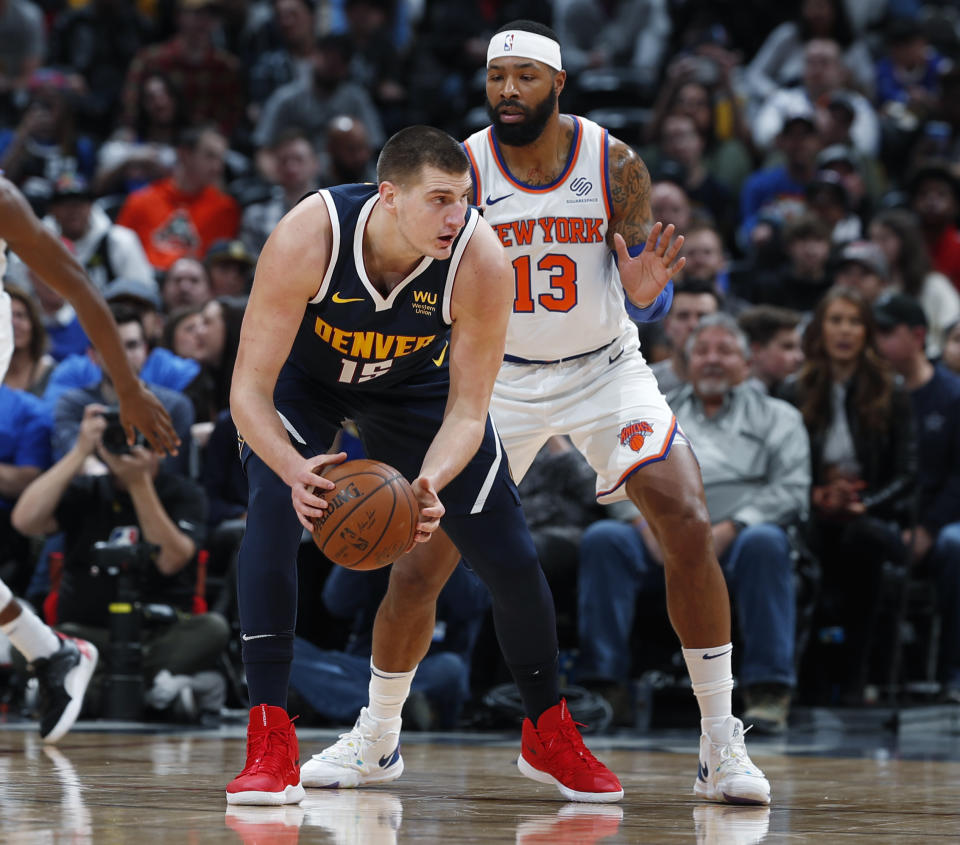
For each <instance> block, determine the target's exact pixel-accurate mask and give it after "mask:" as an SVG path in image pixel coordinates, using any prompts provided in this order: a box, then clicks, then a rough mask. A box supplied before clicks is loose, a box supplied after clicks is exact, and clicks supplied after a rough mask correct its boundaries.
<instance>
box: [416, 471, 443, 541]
mask: <svg viewBox="0 0 960 845" xmlns="http://www.w3.org/2000/svg"><path fill="white" fill-rule="evenodd" d="M411 486H412V487H413V495H414V496H416V497H417V504H418V505H420V520H419V522H417V533H416V534H414V535H413V542H414V543H426V542H427V540H429V539H430V536H431V535H432V534H433V532H434V531H436V530H437V529H438V528H439V527H440V519H441V517H443V515H444V513H446V509H445V508H444V507H443V504H442V503H441V502H440V497H439V496H438V495H437V491H436V490H435V489H434V487H433V482H431V481H430V479H429V478H424V477H423V476H422V475H421V476H420V477H419V478H417V479H415V480H414V482H413V484H412V485H411ZM412 548H413V546H412V545H411V546H410V549H412ZM410 549H407V551H410Z"/></svg>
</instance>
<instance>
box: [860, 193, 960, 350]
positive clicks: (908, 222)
mask: <svg viewBox="0 0 960 845" xmlns="http://www.w3.org/2000/svg"><path fill="white" fill-rule="evenodd" d="M870 239H871V240H872V241H873V242H874V243H875V244H876V245H877V246H879V247H880V249H881V250H883V254H884V257H885V258H886V259H887V267H888V270H889V274H890V282H889V288H890V289H891V290H893V291H896V292H899V293H905V294H906V295H907V296H911V297H913V298H914V299H916V300H917V301H918V302H919V303H920V305H921V306H923V311H924V314H926V317H927V332H926V335H927V355H929V356H930V357H931V358H936V357H937V356H939V354H940V351H941V349H943V341H944V330H945V328H946V327H947V326H949V325H950V324H951V323H953V322H955V321H956V320H958V319H960V293H958V292H957V289H956V288H954V287H953V285H952V284H950V280H949V279H948V278H947V277H946V276H944V275H943V273H939V272H937V271H936V270H934V269H933V268H932V267H931V265H930V255H929V254H928V253H927V249H926V246H925V245H924V243H923V232H922V231H921V229H920V223H919V221H918V220H917V217H916V215H914V214H913V213H912V212H910V211H908V210H907V209H903V208H891V209H888V210H887V211H881V212H880V213H879V214H877V215H876V216H875V217H874V218H873V219H872V220H871V221H870Z"/></svg>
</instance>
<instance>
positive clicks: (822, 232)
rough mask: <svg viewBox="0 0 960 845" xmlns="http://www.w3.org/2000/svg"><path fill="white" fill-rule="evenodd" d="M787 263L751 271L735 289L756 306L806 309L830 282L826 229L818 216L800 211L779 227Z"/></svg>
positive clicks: (812, 306)
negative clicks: (746, 279) (800, 212)
mask: <svg viewBox="0 0 960 845" xmlns="http://www.w3.org/2000/svg"><path fill="white" fill-rule="evenodd" d="M781 239H782V241H783V250H784V252H785V253H786V258H787V262H786V263H785V264H782V265H780V266H775V267H773V268H772V269H769V270H759V271H756V272H754V273H751V276H752V278H751V279H750V281H749V282H747V283H746V284H745V285H744V286H743V287H737V288H736V289H737V291H738V292H739V293H740V294H741V296H743V297H744V298H746V299H748V300H750V301H751V302H755V303H757V304H760V305H779V306H782V307H783V308H792V309H794V310H795V311H801V312H810V311H813V309H814V308H815V307H816V305H817V303H818V302H819V301H820V298H821V297H822V296H823V294H824V293H825V292H826V291H827V289H828V288H829V287H830V285H831V284H832V280H831V278H830V276H829V275H828V273H827V262H828V261H829V258H830V229H829V227H828V226H827V224H826V223H824V222H823V221H822V220H821V219H820V218H819V217H815V216H814V215H812V214H802V215H800V216H799V217H797V218H796V219H794V220H791V221H790V222H789V223H787V224H786V226H784V228H783V234H782V237H781Z"/></svg>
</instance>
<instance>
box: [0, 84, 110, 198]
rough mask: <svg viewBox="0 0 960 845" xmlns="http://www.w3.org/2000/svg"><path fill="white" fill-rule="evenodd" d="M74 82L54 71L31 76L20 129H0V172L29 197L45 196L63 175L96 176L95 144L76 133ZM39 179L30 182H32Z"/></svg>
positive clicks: (88, 177) (17, 127) (18, 127)
mask: <svg viewBox="0 0 960 845" xmlns="http://www.w3.org/2000/svg"><path fill="white" fill-rule="evenodd" d="M74 112H75V109H74V105H73V100H72V99H71V94H70V80H69V79H68V78H67V76H66V75H65V74H63V73H60V72H59V71H55V70H49V69H44V70H38V71H36V72H34V74H33V75H32V76H31V77H30V103H29V106H28V107H27V110H26V111H25V112H24V114H23V116H22V117H21V119H20V122H19V124H17V126H16V128H12V129H7V128H4V129H0V170H4V171H6V176H7V178H8V179H10V181H12V182H14V183H16V184H17V185H19V186H21V187H22V188H23V189H24V191H25V193H26V194H27V195H28V196H34V197H38V198H46V197H47V196H49V192H50V188H51V186H52V185H53V184H54V183H55V182H56V181H57V179H58V177H59V176H60V174H62V173H65V172H70V173H80V174H81V175H82V176H84V178H86V179H88V180H89V179H92V178H93V169H94V164H95V162H96V147H95V145H94V143H93V141H92V140H91V139H90V138H88V137H87V136H85V135H82V134H80V133H78V131H77V128H76V120H75V117H76V116H75V114H74ZM31 179H34V180H36V182H35V183H33V184H29V183H28V180H31Z"/></svg>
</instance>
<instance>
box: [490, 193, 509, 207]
mask: <svg viewBox="0 0 960 845" xmlns="http://www.w3.org/2000/svg"><path fill="white" fill-rule="evenodd" d="M512 196H513V194H512V193H510V194H504V195H503V196H502V197H497V198H496V199H494V198H493V197H491V196H490V194H487V205H496V204H497V203H498V202H500V201H501V200H505V199H506V198H507V197H512Z"/></svg>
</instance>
